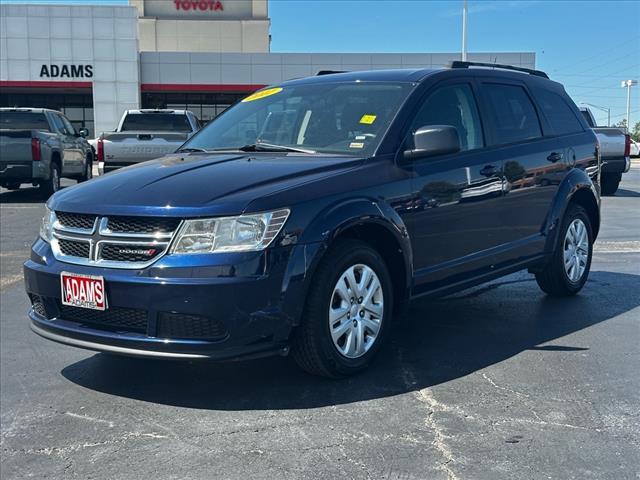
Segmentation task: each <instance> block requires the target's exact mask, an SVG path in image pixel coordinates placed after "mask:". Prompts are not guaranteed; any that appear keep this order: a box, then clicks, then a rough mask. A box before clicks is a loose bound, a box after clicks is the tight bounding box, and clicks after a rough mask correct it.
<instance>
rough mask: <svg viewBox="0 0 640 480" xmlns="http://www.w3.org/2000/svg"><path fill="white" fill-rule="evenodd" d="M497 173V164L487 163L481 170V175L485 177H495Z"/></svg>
mask: <svg viewBox="0 0 640 480" xmlns="http://www.w3.org/2000/svg"><path fill="white" fill-rule="evenodd" d="M496 173H498V168H497V167H496V166H495V165H485V166H484V167H482V170H480V175H482V176H484V177H493V176H494V175H495V174H496Z"/></svg>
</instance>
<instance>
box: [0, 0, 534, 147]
mask: <svg viewBox="0 0 640 480" xmlns="http://www.w3.org/2000/svg"><path fill="white" fill-rule="evenodd" d="M0 22H1V23H0V106H9V107H14V106H16V107H47V108H54V109H57V110H61V111H63V112H64V113H65V114H66V115H67V116H68V117H69V119H70V120H71V121H72V122H73V123H74V124H75V125H76V126H77V127H86V128H88V129H89V130H90V132H91V135H92V136H93V135H96V134H99V133H100V132H103V131H107V130H113V129H114V128H115V127H116V126H117V123H118V120H119V119H120V117H121V115H122V113H123V112H124V111H125V110H127V109H135V108H176V109H184V108H188V109H189V110H192V111H193V112H194V113H195V114H196V115H197V116H198V117H199V118H200V119H201V120H203V121H208V120H210V119H212V118H214V117H215V116H216V115H218V114H219V113H221V112H222V111H223V110H224V109H225V108H227V107H228V106H229V105H231V104H233V103H234V102H236V101H237V100H238V99H240V98H242V97H244V96H246V95H247V94H248V93H250V92H252V91H254V90H256V89H258V88H260V87H262V86H264V85H268V84H273V83H278V82H281V81H283V80H286V79H290V78H296V77H303V76H308V75H314V74H316V73H317V72H318V71H320V70H341V71H342V70H350V71H353V70H369V69H381V68H404V67H427V68H428V67H439V66H443V65H446V64H447V63H448V62H450V61H452V60H459V59H460V54H459V53H436V52H424V53H366V54H363V53H312V52H309V53H275V52H271V51H270V41H271V38H270V33H269V27H270V19H269V11H268V4H267V0H130V1H129V5H123V6H119V5H95V4H92V5H79V4H73V5H51V4H46V5H38V4H26V5H21V4H2V5H0ZM469 60H474V61H483V62H492V63H493V62H496V63H506V64H512V65H517V66H522V67H528V68H534V67H535V54H534V53H531V52H511V53H509V52H489V53H471V54H469Z"/></svg>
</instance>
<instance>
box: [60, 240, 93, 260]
mask: <svg viewBox="0 0 640 480" xmlns="http://www.w3.org/2000/svg"><path fill="white" fill-rule="evenodd" d="M58 245H59V247H60V251H61V252H62V254H63V255H68V256H70V257H81V258H87V259H88V258H89V242H79V241H77V240H67V239H64V238H61V239H59V240H58Z"/></svg>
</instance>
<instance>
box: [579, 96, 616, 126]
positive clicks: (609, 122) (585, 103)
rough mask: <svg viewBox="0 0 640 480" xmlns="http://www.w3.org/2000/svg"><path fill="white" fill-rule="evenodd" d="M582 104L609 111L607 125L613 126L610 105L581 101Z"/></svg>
mask: <svg viewBox="0 0 640 480" xmlns="http://www.w3.org/2000/svg"><path fill="white" fill-rule="evenodd" d="M580 103H581V104H582V105H589V106H590V107H593V108H597V109H598V110H602V111H603V112H607V127H610V126H611V109H610V108H609V107H601V106H600V105H594V104H593V103H587V102H580Z"/></svg>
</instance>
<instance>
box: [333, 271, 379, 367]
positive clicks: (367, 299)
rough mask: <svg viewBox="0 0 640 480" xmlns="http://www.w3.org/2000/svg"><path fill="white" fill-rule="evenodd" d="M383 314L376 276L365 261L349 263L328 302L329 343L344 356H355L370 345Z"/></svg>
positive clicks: (365, 351) (362, 353) (358, 355)
mask: <svg viewBox="0 0 640 480" xmlns="http://www.w3.org/2000/svg"><path fill="white" fill-rule="evenodd" d="M383 317H384V293H383V291H382V285H381V284H380V279H379V278H378V276H377V275H376V272H374V271H373V269H371V268H370V267H368V266H367V265H362V264H358V265H353V266H352V267H349V268H348V269H347V270H346V271H345V272H344V273H343V274H342V275H340V278H339V279H338V283H336V286H335V287H334V289H333V293H332V295H331V304H330V305H329V331H330V332H331V339H332V340H333V345H334V346H335V347H336V349H337V350H338V352H339V353H340V354H341V355H343V356H345V357H347V358H358V357H361V356H362V355H364V354H365V353H367V352H368V351H369V349H370V348H371V347H372V346H373V344H374V343H375V341H376V339H377V338H378V334H379V332H380V327H381V326H382V320H383Z"/></svg>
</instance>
